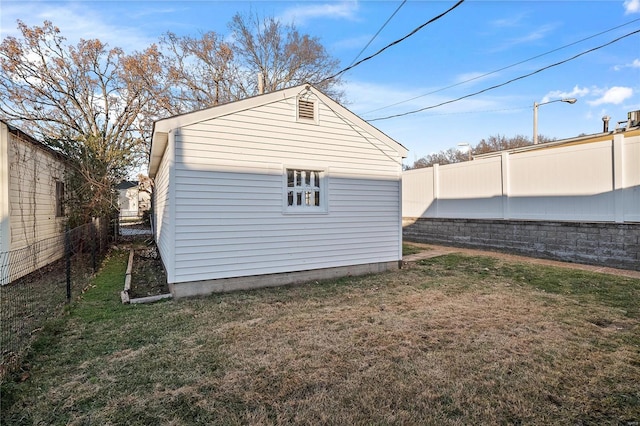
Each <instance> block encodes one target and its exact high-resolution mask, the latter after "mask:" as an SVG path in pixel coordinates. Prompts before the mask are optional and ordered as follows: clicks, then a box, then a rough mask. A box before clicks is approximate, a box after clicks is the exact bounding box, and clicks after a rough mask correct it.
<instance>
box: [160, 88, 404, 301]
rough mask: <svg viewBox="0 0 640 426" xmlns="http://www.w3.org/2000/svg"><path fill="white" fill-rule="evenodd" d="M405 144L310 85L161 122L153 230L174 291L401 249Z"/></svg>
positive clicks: (239, 284)
mask: <svg viewBox="0 0 640 426" xmlns="http://www.w3.org/2000/svg"><path fill="white" fill-rule="evenodd" d="M406 153H407V150H406V149H405V148H404V147H403V146H402V145H400V144H399V143H397V142H395V141H394V140H393V139H391V138H390V137H388V136H386V135H385V134H383V133H382V132H381V131H379V130H377V129H376V128H375V127H373V126H371V125H370V124H368V123H366V122H365V121H364V120H362V119H361V118H359V117H358V116H356V115H355V114H353V113H352V112H350V111H349V110H347V109H346V108H344V107H342V106H341V105H339V104H338V103H336V102H335V101H333V100H331V99H330V98H328V97H327V96H326V95H324V94H323V93H321V92H320V91H318V90H317V89H316V88H314V87H313V86H310V85H302V86H297V87H293V88H289V89H285V90H280V91H277V92H272V93H268V94H265V95H260V96H256V97H253V98H249V99H245V100H241V101H237V102H232V103H228V104H224V105H220V106H216V107H212V108H208V109H205V110H201V111H196V112H192V113H189V114H184V115H178V116H174V117H170V118H167V119H163V120H159V121H157V122H156V123H155V124H154V129H153V139H152V145H151V154H150V165H149V176H150V177H151V178H154V180H155V187H154V191H153V202H154V206H153V213H154V215H153V218H154V223H153V225H154V234H155V239H156V242H157V245H158V249H159V252H160V255H161V257H162V260H163V263H164V266H165V268H166V272H167V278H168V282H169V287H170V288H171V291H172V293H173V295H174V297H182V296H190V295H197V294H208V293H211V292H216V291H228V290H235V289H246V288H255V287H264V286H275V285H282V284H288V283H294V282H301V281H310V280H316V279H325V278H332V277H338V276H346V275H358V274H365V273H371V272H378V271H384V270H387V269H392V268H397V267H398V264H399V261H400V260H401V259H402V225H401V207H402V202H401V177H402V159H403V158H404V157H405V156H406Z"/></svg>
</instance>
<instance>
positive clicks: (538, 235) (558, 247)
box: [403, 218, 640, 271]
mask: <svg viewBox="0 0 640 426" xmlns="http://www.w3.org/2000/svg"><path fill="white" fill-rule="evenodd" d="M403 237H404V239H405V240H406V241H414V242H422V243H433V244H443V245H451V246H459V247H468V248H477V249H488V250H495V251H503V252H507V253H513V254H522V255H526V256H532V257H539V258H545V259H554V260H563V261H568V262H576V263H585V264H590V265H602V266H608V267H613V268H621V269H630V270H637V271H640V223H604V222H551V221H525V220H499V219H498V220H496V219H442V218H404V219H403Z"/></svg>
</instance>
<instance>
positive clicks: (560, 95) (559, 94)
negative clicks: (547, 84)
mask: <svg viewBox="0 0 640 426" xmlns="http://www.w3.org/2000/svg"><path fill="white" fill-rule="evenodd" d="M588 94H589V89H588V88H586V87H583V88H582V89H581V88H580V87H579V86H577V85H576V86H575V87H574V88H573V90H571V91H570V92H563V91H562V90H553V91H551V92H549V93H547V94H546V95H544V97H543V98H542V99H541V100H540V103H543V102H549V101H551V100H553V99H564V98H581V97H583V96H586V95H588Z"/></svg>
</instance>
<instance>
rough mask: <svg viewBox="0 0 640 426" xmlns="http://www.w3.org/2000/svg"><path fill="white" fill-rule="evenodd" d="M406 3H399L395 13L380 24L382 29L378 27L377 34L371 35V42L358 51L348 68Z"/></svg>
mask: <svg viewBox="0 0 640 426" xmlns="http://www.w3.org/2000/svg"><path fill="white" fill-rule="evenodd" d="M406 2H407V0H403V1H402V3H400V6H398V8H397V9H396V10H395V12H393V13H392V14H391V16H389V19H387V21H386V22H385V23H384V24H382V27H380V29H379V30H378V32H377V33H375V34H374V35H373V37H371V40H369V42H368V43H367V45H366V46H365V47H363V48H362V50H361V51H360V53H358V54H357V55H356V57H355V58H353V61H351V63H350V64H349V66H351V65H353V63H354V62H355V61H357V60H358V58H359V57H360V55H362V54H363V53H364V51H365V50H367V47H369V45H370V44H371V43H373V40H375V39H376V37H378V35H379V34H380V33H381V32H382V30H383V29H384V27H386V26H387V24H388V23H389V21H391V20H392V19H393V17H394V16H396V13H398V11H399V10H400V9H401V8H402V6H404V4H405V3H406Z"/></svg>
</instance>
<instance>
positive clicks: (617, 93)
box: [588, 86, 633, 106]
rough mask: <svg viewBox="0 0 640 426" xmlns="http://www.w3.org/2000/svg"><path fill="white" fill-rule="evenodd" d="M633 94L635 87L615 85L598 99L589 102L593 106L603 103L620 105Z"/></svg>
mask: <svg viewBox="0 0 640 426" xmlns="http://www.w3.org/2000/svg"><path fill="white" fill-rule="evenodd" d="M631 96H633V89H632V88H631V87H620V86H614V87H612V88H611V89H609V90H607V91H605V92H604V94H603V95H602V96H601V97H600V98H598V99H596V100H595V101H589V102H588V103H589V105H591V106H597V105H602V104H614V105H618V104H621V103H622V102H624V101H625V100H626V99H628V98H630V97H631Z"/></svg>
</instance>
